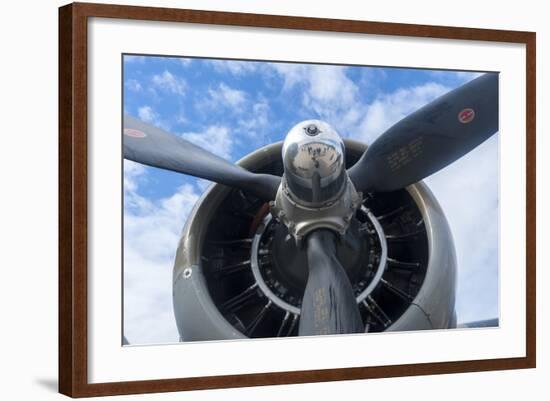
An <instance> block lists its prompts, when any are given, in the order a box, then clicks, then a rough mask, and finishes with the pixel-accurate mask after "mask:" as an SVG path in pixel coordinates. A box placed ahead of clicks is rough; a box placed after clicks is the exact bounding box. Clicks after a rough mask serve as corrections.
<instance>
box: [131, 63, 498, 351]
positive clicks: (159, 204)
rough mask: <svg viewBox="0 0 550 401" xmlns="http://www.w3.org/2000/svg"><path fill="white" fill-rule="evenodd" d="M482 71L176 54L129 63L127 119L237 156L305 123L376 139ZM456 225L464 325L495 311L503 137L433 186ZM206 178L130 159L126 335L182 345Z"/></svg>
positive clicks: (137, 340) (223, 154) (229, 156)
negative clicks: (195, 214)
mask: <svg viewBox="0 0 550 401" xmlns="http://www.w3.org/2000/svg"><path fill="white" fill-rule="evenodd" d="M475 76H476V74H475V73H468V72H453V71H435V70H418V69H402V68H380V67H359V66H332V65H313V64H293V63H269V62H253V61H230V60H207V59H191V58H177V57H149V56H125V57H124V89H123V90H124V112H125V113H128V114H131V115H133V116H136V117H139V118H140V119H142V120H144V121H146V122H149V123H152V124H154V125H158V126H160V127H162V128H164V129H165V130H167V131H169V132H171V133H173V134H174V135H179V136H181V137H183V138H185V139H187V140H189V141H191V142H193V143H195V144H197V145H199V146H202V147H205V148H206V149H208V150H210V151H212V152H215V153H216V154H218V155H219V156H221V157H224V158H226V159H228V160H231V161H236V160H238V159H240V158H241V157H242V156H244V155H246V154H247V153H250V152H251V151H252V150H255V149H257V148H258V147H260V146H263V145H266V144H268V143H272V142H275V141H280V140H283V139H284V136H285V134H286V132H287V131H288V130H289V129H290V128H291V127H292V126H293V125H294V124H296V123H298V122H299V121H302V120H305V119H312V118H316V119H322V120H325V121H327V122H328V123H330V124H331V125H332V126H334V127H335V128H336V129H337V131H338V132H339V133H340V134H341V135H342V136H344V137H351V138H354V139H357V140H361V141H365V142H367V143H369V142H372V141H373V140H374V139H376V138H377V137H378V135H380V134H381V133H382V132H384V130H385V129H387V128H389V127H390V126H391V125H393V124H394V123H395V122H397V121H398V120H399V119H401V118H403V117H404V116H406V115H407V114H409V113H410V112H412V111H414V110H416V109H417V108H419V107H420V106H422V105H424V104H426V103H428V102H429V101H431V100H433V99H434V98H436V97H438V96H439V95H441V94H443V93H445V92H447V91H449V90H451V89H453V88H455V87H457V86H459V85H461V84H463V83H465V82H467V81H468V80H471V79H472V78H474V77H475ZM426 182H427V183H428V185H429V186H430V188H431V189H432V191H433V192H434V194H435V195H436V197H437V198H438V200H439V202H440V203H441V205H442V207H443V210H444V211H445V214H446V216H447V219H448V220H449V224H450V226H451V231H452V232H453V236H454V238H455V247H456V250H457V259H458V264H459V266H458V270H459V275H458V295H457V313H458V317H459V321H473V320H478V319H485V318H492V317H496V316H498V263H497V255H498V135H495V136H493V137H492V138H491V139H489V140H488V141H487V142H485V143H484V144H482V145H481V146H480V147H479V148H477V149H476V150H474V151H473V152H471V153H470V154H468V155H467V156H465V157H464V158H462V159H461V160H459V161H458V162H456V163H455V164H453V165H451V166H449V167H447V168H445V169H444V170H442V171H441V172H438V173H436V174H434V175H433V176H431V177H429V178H427V179H426ZM207 186H208V182H207V181H204V180H199V179H196V178H194V177H190V176H185V175H182V174H177V173H172V172H167V171H163V170H159V169H154V168H150V167H146V166H142V165H139V164H136V163H133V162H129V161H125V165H124V191H125V210H124V252H125V260H124V264H125V269H124V319H125V321H124V330H125V335H126V336H127V337H128V339H129V340H130V342H132V343H139V344H146V343H163V342H173V341H177V340H178V334H177V329H176V326H175V323H174V317H173V312H172V298H171V289H172V284H171V279H172V278H171V272H172V264H173V259H174V255H175V250H176V246H177V241H178V239H179V235H180V232H181V229H182V228H183V226H184V224H185V221H186V219H187V216H188V214H189V213H190V211H191V209H192V207H193V205H194V204H195V202H196V201H197V199H198V197H199V196H200V194H201V193H202V192H203V191H204V190H205V188H206V187H207Z"/></svg>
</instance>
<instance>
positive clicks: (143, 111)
mask: <svg viewBox="0 0 550 401" xmlns="http://www.w3.org/2000/svg"><path fill="white" fill-rule="evenodd" d="M138 116H139V118H140V119H141V120H143V121H145V122H146V123H154V122H156V121H157V120H158V118H159V115H158V113H157V112H156V111H155V110H153V108H152V107H150V106H142V107H140V108H139V109H138Z"/></svg>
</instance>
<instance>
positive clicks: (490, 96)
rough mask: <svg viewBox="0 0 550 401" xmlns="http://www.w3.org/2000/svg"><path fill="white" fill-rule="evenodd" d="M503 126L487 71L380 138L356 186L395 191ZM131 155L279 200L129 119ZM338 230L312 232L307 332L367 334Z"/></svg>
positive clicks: (271, 190) (263, 177)
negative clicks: (344, 264)
mask: <svg viewBox="0 0 550 401" xmlns="http://www.w3.org/2000/svg"><path fill="white" fill-rule="evenodd" d="M497 130H498V74H495V73H489V74H484V75H482V76H480V77H478V78H476V79H474V80H472V81H470V82H468V83H466V84H465V85H463V86H461V87H459V88H457V89H455V90H453V91H450V92H448V93H447V94H445V95H443V96H441V97H439V98H437V99H436V100H434V101H432V102H431V103H429V104H428V105H426V106H424V107H422V108H420V109H419V110H417V111H415V112H414V113H412V114H410V115H408V116H407V117H405V118H403V119H402V120H401V121H399V122H398V123H396V124H395V125H393V126H392V127H390V128H389V129H388V130H387V131H386V132H384V133H383V134H382V135H381V136H380V137H379V138H378V139H376V140H375V141H374V142H373V143H372V144H371V145H370V146H369V147H368V149H367V150H366V151H365V153H364V154H363V155H362V156H361V158H360V159H359V161H358V162H357V163H356V164H355V165H354V166H353V167H351V168H350V169H349V170H348V176H349V178H350V180H351V182H352V183H353V184H354V186H355V188H356V189H357V191H361V192H381V191H394V190H398V189H401V188H404V187H406V186H408V185H411V184H414V183H416V182H418V181H420V180H422V179H424V178H426V177H427V176H429V175H431V174H433V173H435V172H437V171H439V170H440V169H442V168H444V167H445V166H447V165H449V164H451V163H453V162H454V161H456V160H457V159H459V158H460V157H462V156H463V155H465V154H466V153H468V152H470V151H471V150H473V149H474V148H476V147H477V146H478V145H480V144H481V143H482V142H484V141H485V140H486V139H488V138H489V137H490V136H492V135H493V134H494V133H495V132H496V131H497ZM124 134H125V135H124V141H123V148H124V157H125V158H126V159H129V160H133V161H136V162H139V163H143V164H147V165H149V166H153V167H158V168H162V169H166V170H171V171H176V172H179V173H184V174H189V175H192V176H195V177H200V178H205V179H208V180H211V181H214V182H217V183H219V184H224V185H228V186H231V187H235V188H239V189H243V190H245V191H249V192H251V193H253V194H255V195H256V196H258V197H259V198H261V199H262V200H265V201H271V200H273V199H275V196H276V194H277V190H278V188H279V185H280V183H281V177H277V176H274V175H269V174H255V173H252V172H250V171H247V170H245V169H243V168H242V167H240V166H236V165H234V164H232V163H230V162H228V161H226V160H224V159H222V158H220V157H218V156H216V155H214V154H212V153H210V152H208V151H206V150H204V149H202V148H200V147H198V146H195V145H193V144H191V143H190V142H187V141H185V140H184V139H182V138H179V137H176V136H174V135H171V134H169V133H167V132H165V131H163V130H161V129H160V128H157V127H154V126H151V125H149V124H146V123H144V122H142V121H140V120H138V119H136V118H133V117H130V116H125V117H124ZM336 241H337V237H336V235H335V233H333V232H331V231H330V230H328V229H317V230H315V231H313V232H311V233H309V234H308V235H307V237H306V238H305V246H306V251H307V260H308V265H309V266H308V269H309V275H308V280H307V284H306V288H305V292H304V296H303V300H302V309H301V316H300V326H299V334H300V335H315V334H338V333H356V332H361V331H362V330H363V329H362V322H361V317H360V314H359V309H358V306H357V303H356V300H355V295H354V293H353V290H352V286H351V283H350V281H349V279H348V277H347V275H346V272H345V271H344V269H343V267H342V265H341V264H340V262H339V261H338V258H337V257H336Z"/></svg>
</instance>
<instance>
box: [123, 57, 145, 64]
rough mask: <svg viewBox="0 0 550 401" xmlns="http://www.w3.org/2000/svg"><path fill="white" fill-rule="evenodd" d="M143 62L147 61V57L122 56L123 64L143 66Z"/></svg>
mask: <svg viewBox="0 0 550 401" xmlns="http://www.w3.org/2000/svg"><path fill="white" fill-rule="evenodd" d="M145 60H147V57H145V56H130V55H125V56H124V62H125V63H139V64H143V63H145Z"/></svg>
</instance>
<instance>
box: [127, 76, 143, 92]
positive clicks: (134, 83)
mask: <svg viewBox="0 0 550 401" xmlns="http://www.w3.org/2000/svg"><path fill="white" fill-rule="evenodd" d="M124 86H125V87H126V88H128V89H129V90H131V91H132V92H141V90H142V89H143V88H142V86H141V84H140V83H139V81H138V80H136V79H129V80H127V81H126V82H125V83H124Z"/></svg>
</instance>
